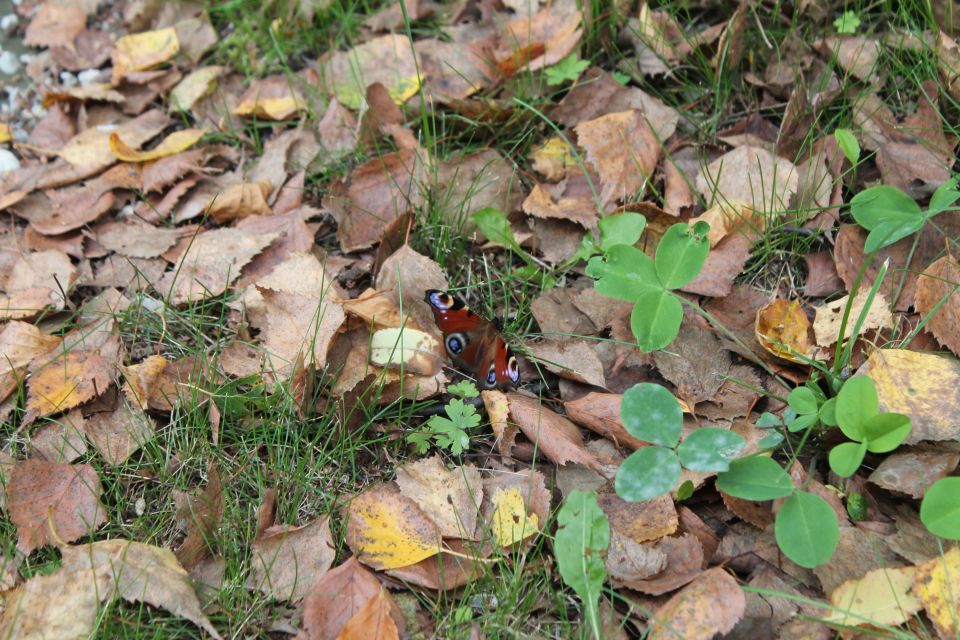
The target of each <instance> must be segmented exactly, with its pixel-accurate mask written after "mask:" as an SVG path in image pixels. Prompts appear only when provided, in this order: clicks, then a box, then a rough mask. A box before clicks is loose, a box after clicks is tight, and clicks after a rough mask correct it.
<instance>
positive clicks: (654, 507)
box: [598, 493, 679, 543]
mask: <svg viewBox="0 0 960 640" xmlns="http://www.w3.org/2000/svg"><path fill="white" fill-rule="evenodd" d="M598 503H599V505H600V508H601V509H603V512H604V514H605V515H606V516H607V519H608V520H609V521H610V528H611V529H612V530H614V531H617V532H619V533H620V534H621V535H624V536H626V537H628V538H630V539H631V540H633V541H634V542H638V543H640V542H647V541H650V540H659V539H660V538H663V537H664V536H669V535H672V534H674V533H675V532H676V531H677V527H678V525H679V520H678V517H677V509H676V507H675V506H674V504H673V499H672V498H671V497H670V496H668V495H663V496H660V497H658V498H654V499H653V500H647V501H645V502H627V501H626V500H624V499H623V498H621V497H620V496H618V495H617V494H615V493H601V494H600V495H599V497H598Z"/></svg>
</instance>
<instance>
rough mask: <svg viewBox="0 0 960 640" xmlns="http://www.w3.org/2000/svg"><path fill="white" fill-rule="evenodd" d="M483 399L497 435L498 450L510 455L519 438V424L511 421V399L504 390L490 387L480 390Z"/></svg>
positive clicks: (491, 424)
mask: <svg viewBox="0 0 960 640" xmlns="http://www.w3.org/2000/svg"><path fill="white" fill-rule="evenodd" d="M480 397H481V398H482V399H483V406H484V408H485V409H486V410H487V417H488V418H489V419H490V427H491V428H492V429H493V435H494V436H496V447H497V451H499V452H500V454H501V455H504V456H507V457H509V456H510V453H511V452H512V451H513V444H514V442H515V440H516V439H517V431H518V428H517V425H515V424H513V423H511V422H510V421H509V419H508V418H509V417H510V400H509V399H508V398H507V395H506V394H505V393H503V392H502V391H497V390H496V389H489V390H484V391H481V392H480Z"/></svg>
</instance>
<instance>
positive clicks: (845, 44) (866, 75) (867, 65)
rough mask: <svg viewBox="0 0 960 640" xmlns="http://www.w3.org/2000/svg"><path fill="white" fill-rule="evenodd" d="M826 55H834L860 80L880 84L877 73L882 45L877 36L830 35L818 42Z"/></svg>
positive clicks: (875, 84) (841, 64)
mask: <svg viewBox="0 0 960 640" xmlns="http://www.w3.org/2000/svg"><path fill="white" fill-rule="evenodd" d="M816 48H817V50H818V51H819V52H820V53H821V54H822V55H824V56H833V57H835V58H836V59H837V62H838V63H839V64H840V67H841V68H842V69H844V70H845V71H846V72H848V73H849V74H850V75H852V76H853V77H855V78H857V79H859V80H865V81H868V82H869V83H870V84H871V85H872V86H877V85H878V84H879V77H878V76H877V73H876V67H877V58H879V56H880V51H881V45H880V41H879V40H877V39H876V38H868V37H866V36H829V37H827V38H824V39H823V40H821V41H820V42H818V43H817V44H816Z"/></svg>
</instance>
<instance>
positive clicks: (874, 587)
mask: <svg viewBox="0 0 960 640" xmlns="http://www.w3.org/2000/svg"><path fill="white" fill-rule="evenodd" d="M916 571H917V570H916V569H915V568H914V567H901V568H896V569H894V568H886V567H883V568H880V569H874V570H873V571H871V572H869V573H867V574H866V575H864V576H863V578H861V579H859V580H850V581H847V582H844V583H843V584H842V585H840V586H839V587H837V588H836V589H834V590H832V591H831V592H830V604H831V605H833V606H834V607H836V609H835V610H833V611H831V612H830V614H829V615H827V616H826V621H828V622H833V623H837V624H841V625H851V626H858V625H893V626H897V625H900V624H903V623H904V622H906V621H907V620H909V619H910V618H912V617H913V614H915V613H916V612H918V611H920V608H921V607H922V605H921V603H920V600H918V599H917V597H916V596H915V595H914V594H913V593H912V592H911V590H910V588H911V587H912V586H913V581H914V577H915V575H916Z"/></svg>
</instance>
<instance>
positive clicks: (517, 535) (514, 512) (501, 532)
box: [490, 487, 540, 547]
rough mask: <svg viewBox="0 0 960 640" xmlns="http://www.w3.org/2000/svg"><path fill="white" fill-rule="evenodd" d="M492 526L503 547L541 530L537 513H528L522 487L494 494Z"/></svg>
mask: <svg viewBox="0 0 960 640" xmlns="http://www.w3.org/2000/svg"><path fill="white" fill-rule="evenodd" d="M490 526H491V528H492V530H493V537H494V538H496V540H497V543H498V544H499V545H500V546H501V547H506V546H510V545H512V544H515V543H517V542H520V541H521V540H523V539H524V538H528V537H530V536H532V535H533V534H535V533H537V532H539V531H540V523H539V519H538V518H537V514H535V513H531V514H530V515H527V505H526V504H524V502H523V495H521V493H520V489H518V488H516V487H514V488H512V489H507V490H506V491H498V492H497V493H496V494H495V495H494V496H493V517H492V522H491V523H490Z"/></svg>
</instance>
